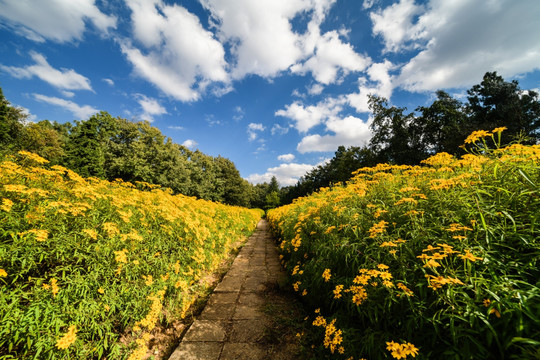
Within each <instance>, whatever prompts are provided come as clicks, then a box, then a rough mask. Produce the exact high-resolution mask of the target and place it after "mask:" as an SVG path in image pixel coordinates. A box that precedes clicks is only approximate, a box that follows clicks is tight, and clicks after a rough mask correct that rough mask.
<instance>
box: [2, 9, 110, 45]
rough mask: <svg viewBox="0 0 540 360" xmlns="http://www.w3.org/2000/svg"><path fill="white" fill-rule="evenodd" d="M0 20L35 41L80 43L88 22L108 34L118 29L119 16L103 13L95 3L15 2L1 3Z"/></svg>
mask: <svg viewBox="0 0 540 360" xmlns="http://www.w3.org/2000/svg"><path fill="white" fill-rule="evenodd" d="M0 18H3V19H5V20H7V22H8V24H10V26H11V27H13V28H14V29H15V31H17V32H18V33H19V34H21V35H23V36H25V37H27V38H28V39H30V40H33V41H39V42H42V41H43V39H44V38H46V39H49V40H53V41H57V42H68V41H72V40H81V39H82V36H83V33H84V31H85V29H86V22H91V23H92V24H93V25H94V26H95V27H96V28H97V29H98V30H99V31H101V32H103V33H107V32H108V31H109V29H110V28H113V29H114V28H116V17H114V16H110V15H105V14H103V13H102V12H101V11H100V10H99V9H98V7H97V6H96V5H95V0H78V1H73V0H52V1H35V0H13V1H9V0H8V1H1V2H0Z"/></svg>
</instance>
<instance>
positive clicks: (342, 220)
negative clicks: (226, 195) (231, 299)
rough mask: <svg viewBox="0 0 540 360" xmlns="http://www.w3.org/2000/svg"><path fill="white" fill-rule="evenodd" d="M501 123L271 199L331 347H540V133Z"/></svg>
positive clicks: (297, 280)
mask: <svg viewBox="0 0 540 360" xmlns="http://www.w3.org/2000/svg"><path fill="white" fill-rule="evenodd" d="M503 131H504V128H497V129H494V130H493V131H476V132H474V133H473V134H471V136H469V138H467V140H466V144H465V146H466V149H467V151H468V153H467V154H466V155H464V156H463V157H461V158H459V159H458V158H455V157H453V156H451V155H449V154H447V153H439V154H436V155H433V156H432V157H430V158H428V159H427V160H424V161H423V164H422V165H421V166H397V165H388V164H379V165H377V166H375V167H370V168H361V169H358V170H357V171H356V172H355V175H354V177H353V178H352V179H351V180H350V181H349V182H348V183H347V184H338V185H335V186H333V187H331V188H323V189H320V190H319V191H318V192H316V193H314V194H312V195H310V196H307V197H303V198H298V199H296V200H295V201H294V202H293V203H292V204H290V205H286V206H283V207H280V208H277V209H274V210H271V211H270V212H269V213H268V219H269V221H270V224H271V227H272V229H273V231H274V232H275V233H276V235H277V236H278V237H279V247H280V250H281V258H282V264H284V266H285V267H286V269H287V271H288V273H289V275H290V277H291V283H292V286H293V288H294V290H295V291H296V292H297V293H298V295H299V296H300V297H301V298H302V299H303V301H304V303H305V304H306V306H307V307H308V308H309V309H311V310H310V311H311V315H310V316H309V317H307V318H306V321H307V322H308V324H309V326H310V328H311V329H313V330H314V331H315V333H316V334H318V335H316V336H319V338H318V339H317V342H316V343H318V344H320V345H318V346H319V348H320V351H321V353H322V354H326V355H325V356H327V357H328V358H331V359H349V360H352V359H354V360H357V359H392V358H395V359H410V358H416V359H540V282H539V279H540V267H539V265H540V228H539V225H540V191H539V185H540V166H539V164H540V146H539V145H531V146H524V145H520V144H513V145H509V146H506V147H504V148H501V147H500V143H501V141H500V140H501V133H502V132H503ZM315 346H316V345H315Z"/></svg>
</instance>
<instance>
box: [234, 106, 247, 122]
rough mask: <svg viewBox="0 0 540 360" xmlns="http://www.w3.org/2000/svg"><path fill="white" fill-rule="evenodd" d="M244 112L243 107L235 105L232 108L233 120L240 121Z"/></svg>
mask: <svg viewBox="0 0 540 360" xmlns="http://www.w3.org/2000/svg"><path fill="white" fill-rule="evenodd" d="M245 114H246V112H245V111H244V109H242V107H241V106H236V107H235V108H234V115H233V120H234V121H240V120H242V119H243V118H244V115H245Z"/></svg>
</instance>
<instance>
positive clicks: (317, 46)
mask: <svg viewBox="0 0 540 360" xmlns="http://www.w3.org/2000/svg"><path fill="white" fill-rule="evenodd" d="M309 28H311V32H310V33H308V35H307V36H306V38H305V40H304V42H305V43H306V45H305V46H306V51H307V52H308V53H311V52H312V51H313V56H311V57H310V58H309V59H308V60H307V61H305V62H304V63H298V64H295V65H294V66H292V67H291V71H292V72H293V73H299V74H305V73H306V72H308V71H310V72H311V73H312V74H313V77H314V78H315V80H317V81H318V82H320V83H323V84H325V85H328V84H333V83H335V82H339V81H340V79H339V78H338V75H339V72H340V71H341V72H342V73H343V75H346V74H348V73H349V72H351V71H363V70H364V69H365V68H366V67H367V66H368V65H369V64H370V63H371V59H370V58H369V57H364V56H362V55H360V54H358V53H356V52H355V51H354V49H353V47H352V46H351V45H350V44H348V43H343V42H342V41H341V40H340V38H339V33H338V32H337V31H329V32H327V33H325V34H323V35H320V33H319V28H318V25H317V26H315V25H313V24H310V27H309Z"/></svg>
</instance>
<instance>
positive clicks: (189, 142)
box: [182, 139, 199, 150]
mask: <svg viewBox="0 0 540 360" xmlns="http://www.w3.org/2000/svg"><path fill="white" fill-rule="evenodd" d="M197 145H199V144H198V143H197V142H196V141H195V140H192V139H187V140H186V141H184V142H183V143H182V146H185V147H187V148H188V149H191V150H193V149H195V147H196V146H197Z"/></svg>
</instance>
